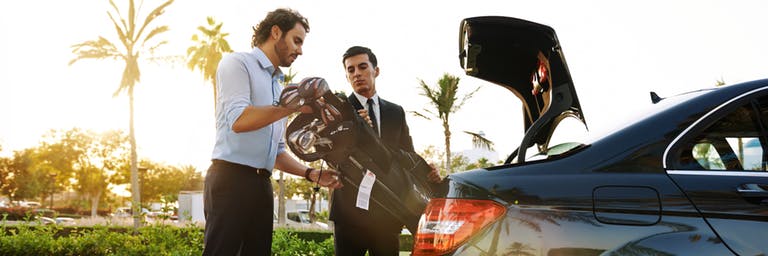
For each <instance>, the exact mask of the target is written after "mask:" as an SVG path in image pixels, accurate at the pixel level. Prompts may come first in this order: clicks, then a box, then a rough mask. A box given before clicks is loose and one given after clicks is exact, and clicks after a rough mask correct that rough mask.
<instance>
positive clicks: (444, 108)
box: [413, 73, 491, 174]
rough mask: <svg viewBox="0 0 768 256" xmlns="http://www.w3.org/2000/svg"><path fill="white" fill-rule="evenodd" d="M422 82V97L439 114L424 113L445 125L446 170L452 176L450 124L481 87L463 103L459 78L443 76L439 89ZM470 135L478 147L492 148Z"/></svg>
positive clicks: (438, 85)
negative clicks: (451, 119)
mask: <svg viewBox="0 0 768 256" xmlns="http://www.w3.org/2000/svg"><path fill="white" fill-rule="evenodd" d="M419 82H420V85H421V86H420V87H419V88H420V89H421V90H422V92H421V95H424V96H426V97H427V98H429V101H430V102H429V103H430V104H431V105H432V107H434V109H435V110H436V111H437V114H435V113H434V112H432V111H430V110H427V109H425V110H424V111H426V112H428V113H430V114H431V115H433V116H436V117H438V118H440V121H442V123H443V133H444V135H445V168H446V171H447V172H448V173H449V174H450V173H452V170H451V169H452V168H451V127H450V124H449V120H450V116H451V113H455V112H457V111H459V109H461V107H462V106H463V105H464V103H465V102H466V101H467V100H468V99H469V98H472V96H473V95H474V94H475V92H477V90H479V89H480V87H478V88H476V89H475V90H473V91H472V92H470V93H468V94H466V95H464V97H463V98H462V99H461V101H458V102H457V101H456V100H458V98H457V96H456V94H457V93H458V90H459V77H456V76H452V75H450V74H448V73H446V74H443V77H442V78H440V80H439V81H438V82H437V87H435V88H433V87H430V86H429V85H427V83H425V82H424V80H421V79H419ZM413 113H414V114H415V115H417V116H420V117H423V118H426V119H429V117H427V116H425V115H422V114H420V113H418V112H413ZM466 133H467V134H469V135H472V136H473V140H472V141H473V143H476V144H477V145H480V146H482V147H485V148H488V149H490V148H491V144H490V141H488V140H487V139H485V138H482V136H480V135H479V134H477V133H471V132H466ZM478 137H480V138H478Z"/></svg>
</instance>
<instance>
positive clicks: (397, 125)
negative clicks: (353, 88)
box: [329, 94, 414, 233]
mask: <svg viewBox="0 0 768 256" xmlns="http://www.w3.org/2000/svg"><path fill="white" fill-rule="evenodd" d="M348 100H349V103H351V104H352V106H354V107H355V109H356V110H358V109H363V105H362V104H361V103H360V101H358V100H357V97H355V96H354V94H350V95H349V97H348ZM379 112H380V113H381V117H379V120H381V123H380V124H379V125H380V126H381V139H382V141H383V142H384V143H385V144H386V145H387V146H389V147H391V148H399V149H403V150H406V151H409V152H414V149H413V141H412V140H411V134H410V133H409V131H408V124H407V123H406V121H405V111H404V110H403V107H401V106H400V105H397V104H395V103H392V102H389V101H386V100H384V99H382V98H381V97H379ZM340 168H343V166H342V167H340ZM340 171H341V172H342V173H344V170H343V169H341V170H340ZM344 185H345V187H343V188H340V189H336V190H334V191H333V200H332V202H331V204H332V205H331V212H330V216H329V217H330V219H331V220H333V221H334V224H335V225H345V226H350V227H355V226H372V225H373V226H374V227H377V229H378V230H381V231H382V232H398V233H399V232H400V228H401V227H402V226H403V224H402V223H400V221H398V220H397V219H396V218H394V217H393V216H391V215H390V214H389V213H387V212H386V211H385V210H384V209H380V207H379V206H378V205H376V204H375V203H373V202H371V203H370V204H369V207H368V209H369V211H365V210H363V209H360V208H357V207H356V206H355V203H356V201H357V188H355V187H353V186H350V185H349V184H344ZM357 185H359V184H357Z"/></svg>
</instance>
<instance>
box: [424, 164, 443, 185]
mask: <svg viewBox="0 0 768 256" xmlns="http://www.w3.org/2000/svg"><path fill="white" fill-rule="evenodd" d="M429 167H430V168H432V171H430V172H429V173H427V180H429V182H432V183H441V182H443V178H441V177H440V173H438V172H437V168H435V164H432V163H430V164H429Z"/></svg>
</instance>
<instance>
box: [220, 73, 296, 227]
mask: <svg viewBox="0 0 768 256" xmlns="http://www.w3.org/2000/svg"><path fill="white" fill-rule="evenodd" d="M295 77H296V73H293V69H290V68H289V69H288V74H285V76H284V77H283V86H286V85H288V84H290V83H291V82H293V79H294V78H295ZM214 86H215V84H214ZM288 123H290V122H288ZM283 173H284V172H283V171H280V176H279V178H278V180H277V184H278V187H279V190H278V192H277V223H278V224H280V225H283V224H285V197H286V194H285V178H284V177H283Z"/></svg>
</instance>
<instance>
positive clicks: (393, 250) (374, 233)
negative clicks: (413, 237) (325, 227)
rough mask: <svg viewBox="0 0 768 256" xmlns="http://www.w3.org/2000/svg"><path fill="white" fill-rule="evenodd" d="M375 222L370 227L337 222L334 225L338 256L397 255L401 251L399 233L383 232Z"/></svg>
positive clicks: (334, 239)
mask: <svg viewBox="0 0 768 256" xmlns="http://www.w3.org/2000/svg"><path fill="white" fill-rule="evenodd" d="M373 226H374V223H371V225H370V226H368V227H356V226H352V225H344V223H336V222H334V225H333V247H334V250H336V255H337V256H358V255H359V256H364V255H365V252H366V251H368V255H370V256H393V255H394V256H397V255H399V253H400V240H399V234H398V233H392V232H381V230H377V229H375V228H371V227H373Z"/></svg>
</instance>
